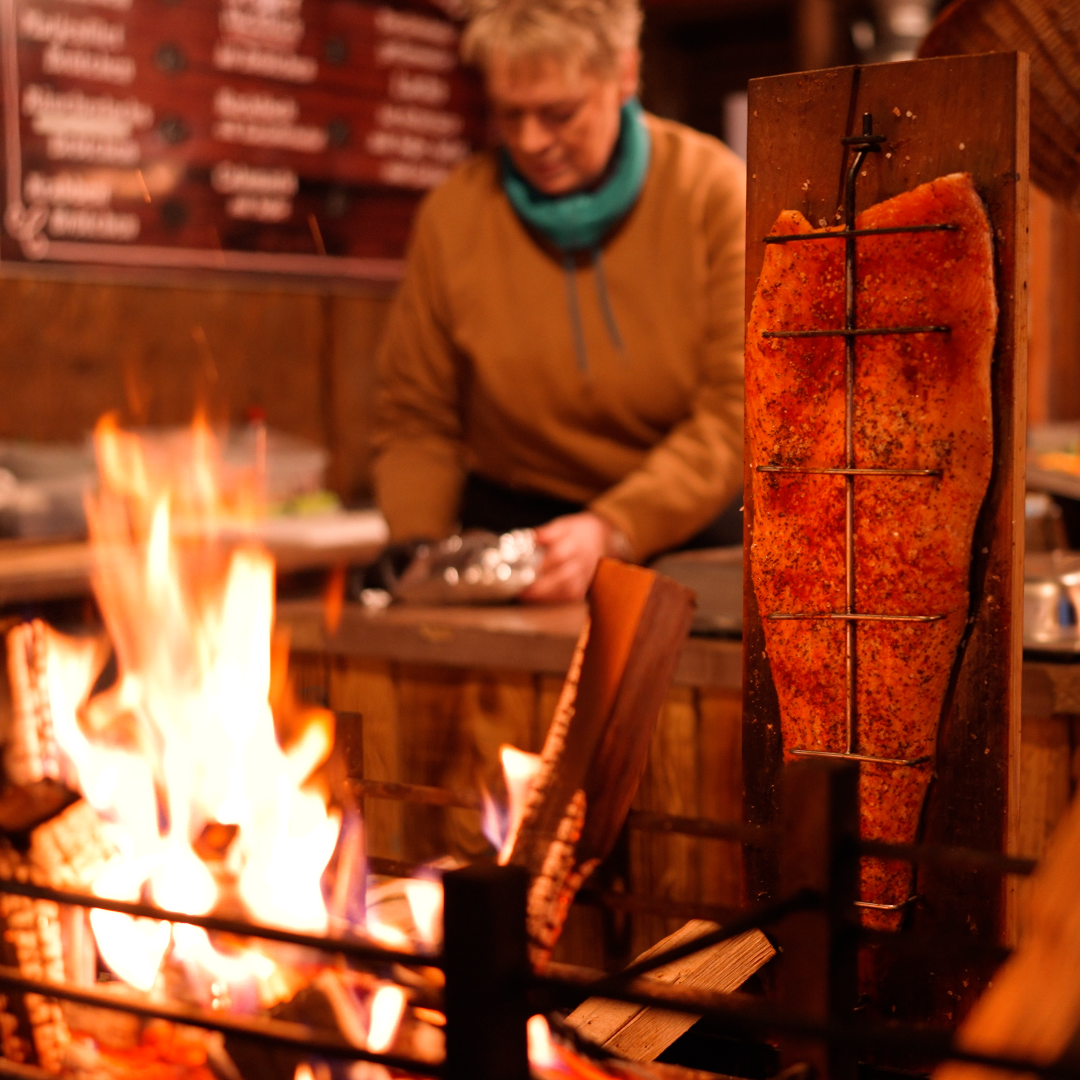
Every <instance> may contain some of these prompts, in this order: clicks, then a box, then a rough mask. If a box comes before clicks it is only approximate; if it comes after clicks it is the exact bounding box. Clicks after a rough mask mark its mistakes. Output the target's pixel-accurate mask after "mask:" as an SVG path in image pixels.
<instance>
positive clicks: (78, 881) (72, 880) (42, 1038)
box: [0, 800, 115, 1073]
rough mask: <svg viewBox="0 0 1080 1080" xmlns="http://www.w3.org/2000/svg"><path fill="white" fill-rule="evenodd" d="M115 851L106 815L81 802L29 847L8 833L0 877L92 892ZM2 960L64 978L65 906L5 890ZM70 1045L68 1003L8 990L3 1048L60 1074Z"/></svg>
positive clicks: (1, 1021)
mask: <svg viewBox="0 0 1080 1080" xmlns="http://www.w3.org/2000/svg"><path fill="white" fill-rule="evenodd" d="M114 854H115V848H114V847H113V846H112V844H111V843H110V842H109V841H108V840H107V839H106V837H105V834H104V830H103V827H102V823H101V819H100V818H99V817H98V814H97V812H96V811H95V810H94V808H93V807H92V806H90V804H89V803H87V802H85V801H83V800H79V801H78V802H76V803H73V804H72V805H70V806H68V807H67V809H65V810H64V811H62V812H61V813H59V814H57V815H56V816H55V817H53V818H51V819H50V820H49V821H46V822H45V823H44V824H43V825H39V826H38V827H37V828H36V829H34V831H33V832H32V833H31V834H30V843H29V847H28V850H27V851H26V852H25V853H23V852H20V851H18V850H16V848H15V847H14V846H13V845H12V843H11V841H10V840H9V839H8V838H7V837H0V878H14V879H15V880H18V881H30V882H33V883H34V884H35V885H44V886H48V887H49V888H53V889H68V890H71V891H79V892H85V891H87V890H89V888H90V886H91V884H92V883H93V881H94V879H95V878H96V877H97V875H98V874H99V873H100V872H101V870H102V869H103V867H104V866H105V864H106V863H107V862H108V861H109V860H110V859H111V858H112V857H113V855H114ZM0 931H2V936H0V963H4V964H8V965H10V966H12V967H17V968H18V969H19V971H21V972H22V973H23V974H24V975H25V976H27V977H28V978H31V979H44V980H46V981H55V982H61V983H62V982H64V981H67V980H69V976H70V975H72V974H74V973H71V972H68V971H67V965H65V956H64V941H63V935H62V933H61V919H60V909H59V906H58V905H57V904H55V903H53V902H52V901H47V900H32V899H30V898H29V897H25V896H13V895H10V894H3V893H0ZM69 1043H70V1034H69V1032H68V1026H67V1022H66V1021H65V1019H64V1015H63V1012H62V1010H61V1007H60V1004H59V1003H58V1002H57V1001H55V1000H54V999H52V998H48V997H43V996H42V995H40V994H24V995H21V996H20V995H8V996H7V997H6V1004H5V1005H3V1006H0V1047H2V1049H3V1053H4V1057H7V1058H10V1059H11V1060H13V1061H24V1062H25V1061H31V1060H36V1062H37V1064H39V1065H40V1066H41V1067H42V1068H43V1069H45V1070H47V1071H48V1072H54V1073H55V1072H59V1071H60V1067H61V1065H62V1063H63V1060H64V1054H65V1052H66V1050H67V1047H68V1045H69Z"/></svg>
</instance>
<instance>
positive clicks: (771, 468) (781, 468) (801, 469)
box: [750, 465, 942, 476]
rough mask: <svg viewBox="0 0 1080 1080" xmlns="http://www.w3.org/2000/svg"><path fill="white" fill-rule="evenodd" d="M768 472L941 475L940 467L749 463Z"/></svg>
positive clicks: (758, 469) (827, 474)
mask: <svg viewBox="0 0 1080 1080" xmlns="http://www.w3.org/2000/svg"><path fill="white" fill-rule="evenodd" d="M750 468H751V469H757V471H758V472H768V473H793V474H798V475H801V476H941V475H942V470H941V469H826V468H820V469H819V468H816V467H811V466H802V465H751V466H750Z"/></svg>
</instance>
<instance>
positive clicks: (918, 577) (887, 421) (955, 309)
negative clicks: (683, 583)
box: [746, 174, 997, 928]
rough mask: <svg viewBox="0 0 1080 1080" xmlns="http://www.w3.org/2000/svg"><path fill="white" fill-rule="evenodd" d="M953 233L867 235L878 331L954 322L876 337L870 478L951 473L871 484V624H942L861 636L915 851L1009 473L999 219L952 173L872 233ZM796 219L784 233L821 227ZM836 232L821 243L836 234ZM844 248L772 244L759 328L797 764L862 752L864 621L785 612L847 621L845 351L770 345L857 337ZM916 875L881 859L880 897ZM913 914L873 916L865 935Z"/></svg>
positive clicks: (859, 586)
mask: <svg viewBox="0 0 1080 1080" xmlns="http://www.w3.org/2000/svg"><path fill="white" fill-rule="evenodd" d="M945 222H947V223H951V224H954V225H956V226H957V228H956V229H955V231H947V232H946V231H942V232H922V233H893V234H886V235H879V236H869V237H860V238H858V239H857V241H856V250H857V258H856V301H857V316H856V325H857V326H858V327H898V326H947V327H949V332H948V333H919V334H905V335H889V336H865V337H857V338H856V339H855V342H856V346H855V349H856V352H855V358H856V359H855V395H854V423H853V437H854V462H853V464H854V467H856V468H859V469H912V470H935V472H936V474H937V475H934V476H880V475H879V476H865V475H857V476H855V477H854V480H853V481H851V482H852V483H853V484H854V540H855V543H854V548H855V560H854V579H855V606H854V610H855V611H856V612H858V613H861V614H879V615H935V616H941V617H940V618H937V619H935V621H932V622H915V621H909V622H903V621H897V622H890V621H859V622H856V623H855V624H854V625H855V628H856V629H855V642H856V668H855V686H856V693H855V702H856V712H855V740H854V747H853V749H854V752H855V753H858V754H861V755H865V756H870V757H885V758H898V759H913V758H925V759H927V760H925V761H924V762H923V763H921V764H918V765H914V766H903V765H886V764H876V763H860V766H859V768H860V780H859V800H860V829H861V833H862V835H863V837H865V838H869V839H877V840H886V841H890V842H894V843H911V842H913V841H914V839H915V836H916V833H917V830H918V824H919V817H920V814H921V810H922V805H923V802H924V799H925V796H926V791H927V787H928V785H929V783H930V778H931V775H932V772H933V756H934V752H935V746H936V741H937V730H938V722H939V719H940V717H941V713H942V708H943V705H944V701H945V696H946V692H947V688H948V685H949V681H950V676H951V673H952V670H953V666H954V663H955V661H956V658H957V651H958V648H959V646H960V643H961V640H962V636H963V632H964V628H965V625H966V622H967V617H968V608H969V596H968V581H969V573H970V566H971V555H972V551H971V547H972V537H973V533H974V529H975V522H976V518H977V516H978V513H979V509H980V506H981V505H982V502H983V498H984V496H985V494H986V489H987V484H988V482H989V479H990V470H991V464H992V459H993V428H992V421H991V388H990V363H991V356H992V353H993V347H994V337H995V333H996V329H997V304H996V301H995V297H994V279H993V251H992V244H991V233H990V224H989V221H988V219H987V215H986V210H985V208H984V207H983V204H982V201H981V200H980V198H979V196H978V194H977V193H976V191H975V189H974V187H973V185H972V183H971V178H970V177H969V176H968V175H966V174H954V175H950V176H944V177H941V178H940V179H937V180H934V181H932V182H931V183H928V184H923V185H921V186H920V187H917V188H915V189H914V190H913V191H909V192H906V193H905V194H903V195H899V196H897V197H896V198H893V199H889V200H888V201H887V202H883V203H879V204H878V205H876V206H872V207H870V208H869V209H868V210H866V211H864V212H863V213H862V214H860V215H859V216H858V218H857V220H856V227H857V228H860V229H868V228H883V227H890V226H898V225H899V226H910V225H923V224H939V223H945ZM814 231H815V230H813V229H812V228H811V226H810V224H809V223H808V222H807V220H806V219H805V218H804V217H803V216H802V214H800V213H798V212H797V211H785V212H784V213H782V214H781V215H780V217H779V218H778V219H777V221H776V224H775V225H774V227H773V235H782V234H792V233H810V232H814ZM830 231H835V230H817V232H818V234H820V235H827V234H828V232H830ZM844 245H845V242H844V241H843V240H842V239H835V240H832V239H823V240H815V241H801V242H795V243H786V244H769V245H768V247H767V248H766V253H765V262H764V266H763V269H762V272H761V277H760V279H759V282H758V288H757V294H756V296H755V298H754V303H753V307H752V309H751V312H750V320H749V324H748V328H747V342H746V360H747V364H746V421H747V448H748V457H749V460H750V462H751V469H752V473H751V475H752V485H753V499H754V523H753V537H752V542H751V547H750V567H751V576H752V580H753V587H754V593H755V595H756V597H757V602H758V607H759V609H760V613H761V617H762V620H763V625H764V631H765V646H766V652H767V655H768V660H769V664H770V667H771V670H772V676H773V681H774V683H775V685H776V692H777V696H778V699H779V704H780V718H781V734H782V739H783V747H784V756H785V759H786V760H793V757H794V756H793V755H792V751H793V750H795V749H805V750H827V751H836V752H843V751H844V750H845V749H846V741H847V724H846V720H845V705H846V696H847V675H846V647H845V634H846V624H845V621H844V620H840V619H835V620H826V619H820V620H809V619H797V620H775V619H771V618H769V616H770V615H774V614H777V613H787V614H816V615H821V614H827V613H833V614H835V613H841V614H843V613H846V612H847V606H846V605H847V584H846V574H845V499H846V496H845V488H846V485H847V483H848V482H849V481H848V479H847V477H845V476H843V475H835V474H831V475H830V474H826V475H822V474H816V475H815V474H810V475H806V474H798V473H793V474H779V473H770V472H762V471H760V469H759V466H762V465H774V466H775V465H779V466H787V467H802V468H806V467H815V468H843V467H845V466H846V453H845V378H844V374H845V343H844V339H843V338H841V337H821V338H780V339H777V338H765V337H763V336H762V335H763V333H764V332H766V331H770V330H771V331H778V330H811V329H837V328H842V327H843V326H844V308H845V301H844ZM910 888H911V871H910V867H908V866H907V864H902V863H895V862H882V861H880V860H876V859H864V860H863V863H862V869H861V880H860V898H861V899H862V900H865V901H868V902H870V903H876V904H897V903H901V902H903V901H904V900H905V899H906V898H907V896H908V895H909V890H910ZM900 918H901V916H900V914H894V913H884V912H879V911H873V910H870V909H864V912H863V921H864V923H866V924H867V925H870V926H877V927H881V928H885V927H895V926H898V925H899V922H900Z"/></svg>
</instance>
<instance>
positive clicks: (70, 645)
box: [4, 619, 109, 788]
mask: <svg viewBox="0 0 1080 1080" xmlns="http://www.w3.org/2000/svg"><path fill="white" fill-rule="evenodd" d="M108 653H109V645H108V641H107V639H106V638H104V637H85V638H75V637H69V636H68V635H66V634H61V633H59V632H58V631H56V630H53V629H52V627H50V626H49V625H48V624H47V623H44V622H42V621H41V620H40V619H33V620H31V621H30V622H25V623H20V624H19V625H17V626H15V627H13V628H12V629H11V630H9V631H8V634H7V674H8V681H9V684H10V688H11V707H12V708H11V730H10V732H9V733H8V739H7V746H6V748H5V751H4V770H5V773H6V776H7V780H8V781H9V783H11V784H15V785H19V786H23V787H26V786H29V785H32V784H37V783H40V782H41V781H43V780H53V781H58V782H60V783H63V784H66V785H67V786H68V787H71V788H77V787H78V784H77V782H76V777H75V776H74V775H73V766H72V763H71V762H70V761H68V760H67V758H66V756H65V755H64V753H63V751H62V749H61V746H60V739H59V738H58V732H60V731H62V730H64V729H68V730H70V729H71V728H72V727H73V726H74V725H76V723H77V720H76V715H77V713H78V710H79V709H80V708H81V707H82V705H83V704H84V703H85V702H86V699H87V698H88V697H89V695H90V691H91V690H92V689H93V686H94V683H95V681H96V680H97V678H98V676H99V675H100V674H101V671H102V668H103V667H104V665H105V661H106V659H107V657H108Z"/></svg>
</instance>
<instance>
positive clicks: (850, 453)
mask: <svg viewBox="0 0 1080 1080" xmlns="http://www.w3.org/2000/svg"><path fill="white" fill-rule="evenodd" d="M872 132H873V119H872V117H871V116H870V113H863V134H864V135H870V134H871V133H872ZM869 153H870V150H869V148H867V147H862V148H860V149H859V150H858V151H857V152H856V154H855V160H854V161H853V162H852V163H851V168H850V169H848V173H847V182H846V183H845V185H844V229H845V231H847V232H850V231H851V230H853V229H854V228H855V182H856V180H857V178H858V175H859V170H860V169H861V168H862V166H863V162H865V161H866V156H867V154H869ZM857 325H858V310H857V308H856V302H855V237H854V236H848V237H847V239H846V240H845V241H844V329H845V330H854V329H856V327H857ZM844 361H845V362H844V404H845V411H844V467H845V468H847V469H854V468H855V338H854V337H852V336H848V337H846V338H845V339H844ZM844 586H845V594H846V595H845V604H846V613H847V614H848V615H854V614H855V477H854V476H853V475H852V474H850V473H849V474H847V475H846V476H845V477H844ZM855 629H856V628H855V623H854V622H853V621H851V620H848V621H847V623H845V628H844V656H845V669H846V670H845V683H846V686H845V690H846V693H845V708H844V720H845V726H846V729H847V753H849V754H854V753H855V751H856V749H857V738H856V731H857V728H858V717H857V715H856V668H857V654H856V636H855Z"/></svg>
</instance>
